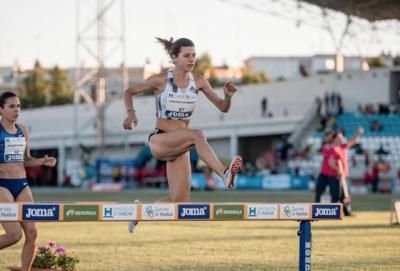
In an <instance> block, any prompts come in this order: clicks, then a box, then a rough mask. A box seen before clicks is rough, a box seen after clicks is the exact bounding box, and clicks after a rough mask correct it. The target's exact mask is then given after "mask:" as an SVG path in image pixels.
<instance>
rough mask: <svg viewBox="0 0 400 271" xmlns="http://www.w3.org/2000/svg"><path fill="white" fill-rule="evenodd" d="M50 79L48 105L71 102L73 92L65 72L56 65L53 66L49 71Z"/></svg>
mask: <svg viewBox="0 0 400 271" xmlns="http://www.w3.org/2000/svg"><path fill="white" fill-rule="evenodd" d="M50 75H51V81H50V89H49V94H50V102H49V104H50V105H59V104H66V103H72V101H73V97H74V93H73V91H72V88H71V82H70V80H69V78H68V76H67V74H66V73H65V71H63V70H61V69H60V68H59V67H58V66H55V67H54V68H53V69H52V70H51V72H50Z"/></svg>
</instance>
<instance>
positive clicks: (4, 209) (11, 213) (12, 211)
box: [0, 203, 18, 221]
mask: <svg viewBox="0 0 400 271" xmlns="http://www.w3.org/2000/svg"><path fill="white" fill-rule="evenodd" d="M16 220H18V204H14V203H11V204H6V203H5V204H0V221H16Z"/></svg>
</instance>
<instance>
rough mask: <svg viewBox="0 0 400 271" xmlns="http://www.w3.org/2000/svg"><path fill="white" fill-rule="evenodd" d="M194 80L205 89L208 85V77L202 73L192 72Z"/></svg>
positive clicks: (199, 86)
mask: <svg viewBox="0 0 400 271" xmlns="http://www.w3.org/2000/svg"><path fill="white" fill-rule="evenodd" d="M192 75H193V78H194V82H195V83H196V86H197V87H198V88H199V89H203V88H204V86H205V85H206V82H207V79H206V78H205V77H204V75H202V74H200V73H192Z"/></svg>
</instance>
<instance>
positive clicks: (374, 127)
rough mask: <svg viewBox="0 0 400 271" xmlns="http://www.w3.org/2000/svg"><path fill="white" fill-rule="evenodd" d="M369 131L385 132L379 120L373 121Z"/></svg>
mask: <svg viewBox="0 0 400 271" xmlns="http://www.w3.org/2000/svg"><path fill="white" fill-rule="evenodd" d="M369 129H370V130H371V131H372V132H377V133H379V132H381V131H382V130H383V126H382V123H381V122H380V121H379V120H371V121H370V123H369Z"/></svg>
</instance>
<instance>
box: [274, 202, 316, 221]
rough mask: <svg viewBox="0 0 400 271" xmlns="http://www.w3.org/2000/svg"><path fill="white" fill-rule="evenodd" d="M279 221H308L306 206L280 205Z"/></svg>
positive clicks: (308, 211)
mask: <svg viewBox="0 0 400 271" xmlns="http://www.w3.org/2000/svg"><path fill="white" fill-rule="evenodd" d="M280 214H281V219H309V218H310V209H309V205H308V204H282V205H281V211H280Z"/></svg>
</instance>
